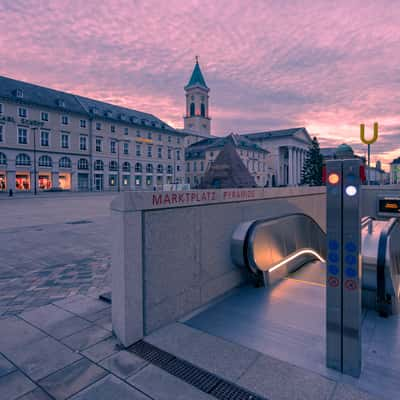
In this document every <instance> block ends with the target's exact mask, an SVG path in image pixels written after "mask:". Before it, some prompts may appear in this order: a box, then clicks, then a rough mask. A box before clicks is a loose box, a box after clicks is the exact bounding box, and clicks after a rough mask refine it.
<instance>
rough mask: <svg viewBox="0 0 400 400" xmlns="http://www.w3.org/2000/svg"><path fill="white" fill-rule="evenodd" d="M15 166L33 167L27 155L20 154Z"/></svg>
mask: <svg viewBox="0 0 400 400" xmlns="http://www.w3.org/2000/svg"><path fill="white" fill-rule="evenodd" d="M15 165H20V166H21V165H24V166H26V165H31V159H30V157H29V156H28V155H27V154H18V155H17V157H16V158H15Z"/></svg>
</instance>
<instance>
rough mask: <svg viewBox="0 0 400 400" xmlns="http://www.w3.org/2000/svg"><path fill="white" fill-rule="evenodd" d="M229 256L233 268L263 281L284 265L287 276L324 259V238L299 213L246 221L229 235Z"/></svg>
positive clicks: (318, 230) (316, 227) (321, 232)
mask: <svg viewBox="0 0 400 400" xmlns="http://www.w3.org/2000/svg"><path fill="white" fill-rule="evenodd" d="M231 254H232V259H233V261H234V263H235V264H236V265H238V266H241V267H243V266H245V267H247V268H248V269H250V271H251V272H252V273H253V274H254V275H256V276H258V277H260V276H264V278H265V274H268V273H272V272H273V271H275V270H276V269H278V268H280V267H281V266H282V265H284V264H285V267H286V270H287V271H288V272H291V271H292V270H294V269H296V268H297V267H300V266H301V265H303V264H304V263H305V262H307V261H311V260H315V259H320V260H323V259H324V258H326V234H325V232H324V231H323V230H322V229H321V227H320V226H319V224H318V223H317V222H316V221H315V220H314V219H313V218H311V217H310V216H308V215H306V214H302V213H293V214H286V215H281V216H279V217H273V218H267V219H262V220H255V221H254V220H253V221H248V222H244V223H242V224H240V225H239V226H238V227H237V228H236V230H235V232H234V233H233V235H232V244H231ZM264 281H265V279H264Z"/></svg>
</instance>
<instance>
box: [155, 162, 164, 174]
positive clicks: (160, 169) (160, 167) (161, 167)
mask: <svg viewBox="0 0 400 400" xmlns="http://www.w3.org/2000/svg"><path fill="white" fill-rule="evenodd" d="M163 172H164V167H163V165H162V164H158V165H157V173H159V174H162V173H163Z"/></svg>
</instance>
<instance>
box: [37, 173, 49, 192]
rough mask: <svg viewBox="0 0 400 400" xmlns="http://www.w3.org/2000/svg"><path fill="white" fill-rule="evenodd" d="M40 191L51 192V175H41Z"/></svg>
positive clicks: (39, 178)
mask: <svg viewBox="0 0 400 400" xmlns="http://www.w3.org/2000/svg"><path fill="white" fill-rule="evenodd" d="M38 181H39V189H40V190H49V189H51V175H50V174H40V173H39V176H38Z"/></svg>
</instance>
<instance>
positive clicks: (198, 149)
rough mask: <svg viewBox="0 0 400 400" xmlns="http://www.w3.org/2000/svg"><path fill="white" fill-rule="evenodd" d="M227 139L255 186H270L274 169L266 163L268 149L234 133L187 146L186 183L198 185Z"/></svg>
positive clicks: (193, 185)
mask: <svg viewBox="0 0 400 400" xmlns="http://www.w3.org/2000/svg"><path fill="white" fill-rule="evenodd" d="M228 141H229V142H231V143H232V145H233V146H234V148H235V149H236V152H237V154H238V156H239V157H240V159H241V160H242V162H243V164H244V165H245V166H246V167H247V169H248V171H249V172H250V174H251V175H252V176H253V177H254V180H255V182H256V184H257V186H271V185H272V180H273V175H274V170H273V169H272V168H271V166H270V164H269V163H268V151H267V150H265V149H263V148H261V147H260V146H258V145H257V144H256V143H253V142H251V141H250V140H248V139H246V138H245V137H243V136H240V135H235V134H230V135H228V136H226V137H211V138H207V139H203V140H201V141H198V142H196V143H194V144H192V145H190V146H188V147H187V149H186V151H185V160H186V168H185V173H186V183H188V184H190V185H191V186H192V187H197V186H198V185H200V183H201V182H202V179H203V177H204V175H205V173H206V172H207V170H208V169H209V168H210V166H211V165H212V163H213V162H214V161H215V159H216V158H217V157H218V155H219V153H220V151H221V150H222V149H223V148H224V146H225V145H226V143H227V142H228Z"/></svg>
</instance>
